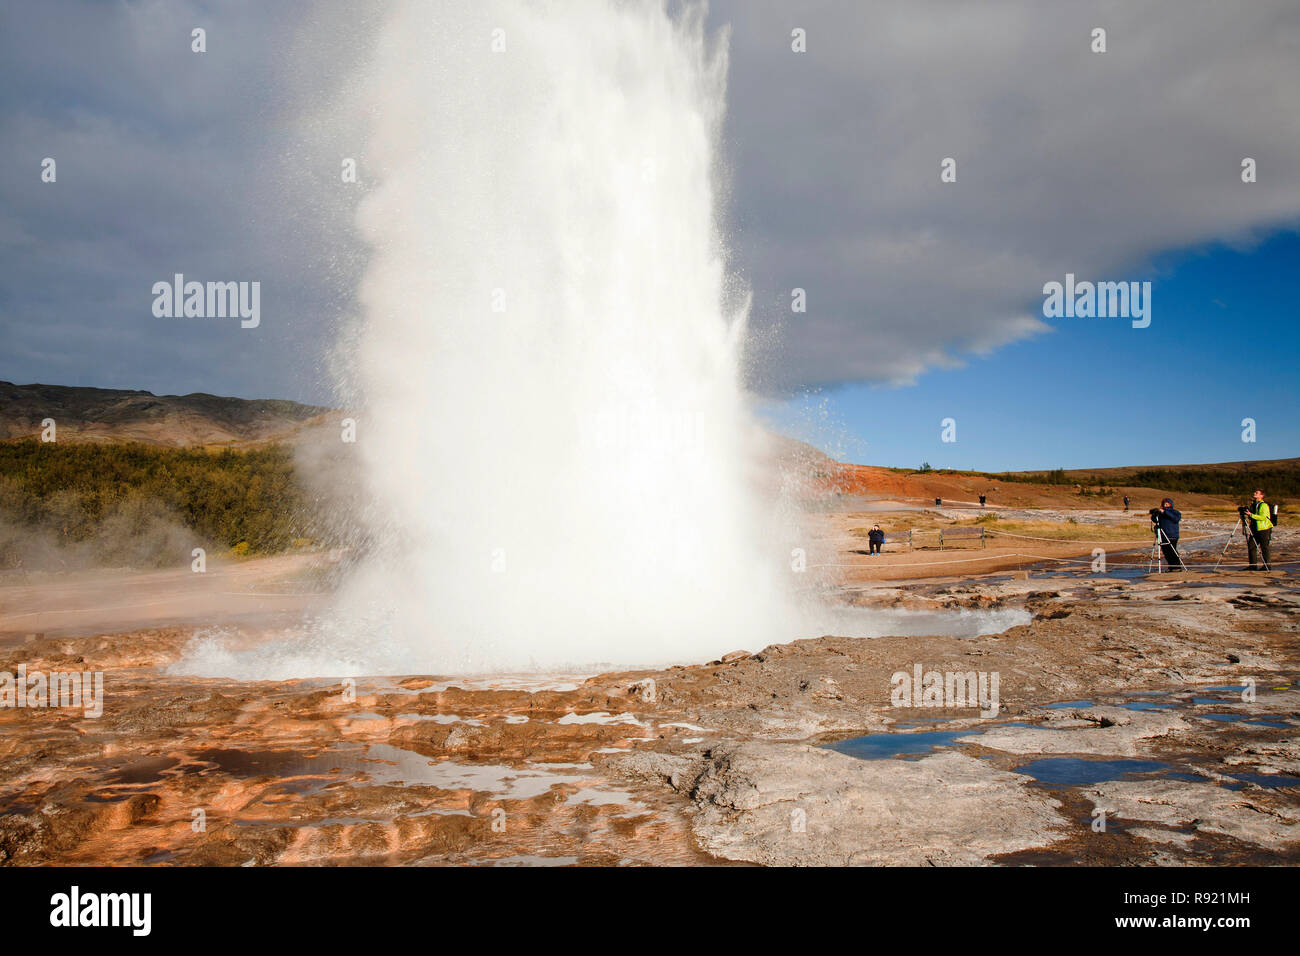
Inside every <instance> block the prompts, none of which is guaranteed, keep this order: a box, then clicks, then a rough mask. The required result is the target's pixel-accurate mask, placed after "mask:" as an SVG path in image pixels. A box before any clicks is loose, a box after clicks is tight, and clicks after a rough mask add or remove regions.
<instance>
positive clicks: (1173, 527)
mask: <svg viewBox="0 0 1300 956" xmlns="http://www.w3.org/2000/svg"><path fill="white" fill-rule="evenodd" d="M1182 520H1183V513H1182V512H1181V511H1179V510H1178V509H1177V508H1175V507H1174V499H1172V498H1166V499H1165V500H1164V501H1162V502H1160V508H1159V510H1157V509H1155V508H1152V509H1151V523H1152V524H1154V525H1155V526H1156V539H1157V540H1158V541H1159V542H1160V551H1161V553H1162V554H1163V555H1164V556H1165V564H1166V565H1168V567H1169V570H1170V571H1182V570H1184V568H1183V559H1182V558H1180V557H1179V556H1178V522H1180V521H1182Z"/></svg>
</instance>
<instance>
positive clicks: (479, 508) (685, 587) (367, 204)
mask: <svg viewBox="0 0 1300 956" xmlns="http://www.w3.org/2000/svg"><path fill="white" fill-rule="evenodd" d="M725 74H726V51H725V45H724V43H722V42H718V43H711V42H710V41H709V39H708V38H707V37H706V33H705V29H704V24H703V14H702V12H701V11H698V10H688V11H687V12H686V13H685V14H684V15H683V16H682V17H680V18H676V19H674V18H672V17H670V16H669V15H668V14H667V13H666V12H665V11H664V9H663V5H662V4H660V3H654V2H641V3H615V2H612V0H581V2H574V0H566V2H564V3H526V2H504V0H503V2H496V3H473V4H461V3H450V4H444V3H420V2H412V3H407V4H404V5H402V6H401V7H400V9H399V10H398V11H397V12H396V13H395V14H394V15H393V16H392V18H391V19H390V20H389V21H388V22H387V23H386V24H385V25H384V27H383V29H382V32H381V36H380V39H379V42H378V44H377V47H376V51H375V59H374V62H373V63H372V64H371V67H370V69H369V70H368V71H367V74H366V93H365V96H366V99H367V101H368V102H367V105H368V111H369V114H370V117H371V131H370V136H369V139H368V142H367V144H366V148H365V150H364V152H363V157H362V162H363V164H364V168H365V169H367V170H368V171H369V174H370V175H371V176H372V178H373V180H374V181H375V182H376V183H377V185H375V186H374V188H372V190H371V191H370V192H369V194H368V196H367V198H366V200H365V201H364V203H363V205H362V208H361V210H360V215H359V226H360V229H361V232H362V234H363V236H364V238H365V240H366V241H367V243H368V244H369V246H370V248H371V258H370V262H369V266H368V269H367V272H366V275H365V278H364V282H363V285H362V289H361V296H360V299H361V305H362V310H363V317H364V321H363V326H362V329H361V331H360V335H359V336H358V337H357V339H356V341H355V343H354V344H353V345H352V346H350V347H349V348H350V351H349V353H348V354H347V356H346V359H347V361H346V362H345V363H344V364H345V365H347V366H349V367H350V368H351V371H352V374H353V376H354V381H353V382H352V385H353V386H354V387H356V388H357V389H358V393H359V395H360V397H361V399H362V401H363V403H364V412H363V414H362V415H360V416H359V431H358V436H359V437H358V439H357V448H358V453H359V454H360V455H362V456H363V457H364V464H365V485H364V487H363V488H362V489H359V491H360V493H361V494H362V496H363V497H364V499H365V500H366V501H367V502H368V504H367V509H366V521H367V525H368V529H369V531H370V538H371V540H372V541H373V542H374V546H375V550H374V552H373V554H372V555H371V556H370V557H368V558H367V560H366V561H365V563H364V564H363V566H362V567H361V568H360V569H359V570H358V573H357V574H356V576H355V577H354V579H353V580H352V581H351V582H350V584H349V585H348V586H347V587H346V588H345V589H344V590H343V592H342V593H341V594H340V598H339V603H338V608H337V611H336V614H335V615H334V618H333V620H332V622H331V623H330V628H329V629H330V631H331V632H332V633H334V634H336V635H343V634H347V635H348V639H347V642H346V643H348V644H349V645H351V649H352V650H351V652H350V655H349V656H350V657H351V658H353V662H354V663H355V665H356V666H358V667H368V668H371V669H376V670H387V671H392V670H395V669H396V670H402V671H412V670H424V671H437V672H444V673H445V672H467V671H489V670H500V669H514V670H524V669H530V670H532V669H547V668H558V667H564V666H570V665H575V666H582V665H590V664H594V663H621V664H639V663H646V664H650V663H664V662H671V661H696V660H701V659H707V658H708V657H709V656H710V655H716V654H718V653H721V652H725V651H728V650H732V649H734V648H736V647H750V648H755V647H760V646H763V645H764V644H766V643H768V642H770V641H772V640H782V639H788V638H789V637H790V636H791V635H790V633H789V624H790V617H789V612H788V610H787V597H786V595H787V593H788V592H787V589H788V586H789V584H788V582H789V579H790V566H789V560H790V552H789V550H788V548H786V549H784V550H783V549H782V548H781V546H780V545H778V544H776V543H775V542H774V541H773V540H772V539H771V538H770V537H769V536H768V535H767V534H766V532H765V531H764V529H765V528H766V527H767V525H768V519H767V518H766V517H765V514H764V508H763V507H762V506H761V505H760V503H759V502H758V500H757V497H756V490H755V487H754V485H755V476H754V464H755V460H756V456H755V452H756V450H757V441H758V438H757V435H756V433H757V429H756V428H755V426H754V423H753V422H752V420H751V418H750V415H749V412H748V410H747V407H746V402H745V397H744V393H743V389H742V375H741V368H740V359H741V350H742V344H743V342H742V339H743V334H744V327H745V314H746V310H747V307H748V305H747V303H746V302H743V301H739V299H738V297H737V296H735V295H734V293H733V294H728V276H727V271H726V268H727V267H726V262H725V247H724V242H723V237H722V235H721V233H720V230H719V224H718V205H719V202H718V199H719V197H718V168H719V167H718V155H717V143H718V134H719V127H720V123H721V120H722V115H723V105H724V88H725Z"/></svg>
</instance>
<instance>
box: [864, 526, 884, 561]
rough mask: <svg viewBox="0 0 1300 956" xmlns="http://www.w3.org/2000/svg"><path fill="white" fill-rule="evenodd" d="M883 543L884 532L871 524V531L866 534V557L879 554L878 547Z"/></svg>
mask: <svg viewBox="0 0 1300 956" xmlns="http://www.w3.org/2000/svg"><path fill="white" fill-rule="evenodd" d="M884 543H885V532H883V531H881V530H880V525H878V524H873V525H872V526H871V530H870V531H868V532H867V548H868V550H867V555H868V556H870V555H873V554H879V553H880V546H881V545H882V544H884Z"/></svg>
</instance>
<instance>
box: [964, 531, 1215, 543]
mask: <svg viewBox="0 0 1300 956" xmlns="http://www.w3.org/2000/svg"><path fill="white" fill-rule="evenodd" d="M985 532H986V533H987V534H998V535H1001V536H1002V537H1004V538H1024V539H1025V540H1026V541H1057V542H1060V543H1061V544H1139V545H1141V544H1146V545H1149V544H1150V543H1151V539H1150V538H1146V539H1111V540H1109V541H1106V540H1103V539H1101V538H1043V537H1038V536H1036V535H1032V534H1015V533H1013V532H1011V531H995V530H994V529H992V528H986V529H985ZM1234 533H1235V532H1232V531H1216V532H1215V533H1214V534H1203V535H1201V536H1200V537H1197V538H1180V539H1179V541H1210V540H1212V539H1214V538H1222V537H1223V536H1224V535H1233V534H1234Z"/></svg>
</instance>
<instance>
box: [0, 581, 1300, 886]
mask: <svg viewBox="0 0 1300 956" xmlns="http://www.w3.org/2000/svg"><path fill="white" fill-rule="evenodd" d="M841 599H843V600H848V601H853V602H855V603H856V604H858V605H860V606H862V607H867V608H874V609H880V610H881V611H882V612H883V611H890V610H896V609H899V608H909V609H929V610H938V611H952V612H957V611H963V610H965V611H968V612H969V611H980V610H987V609H989V608H998V607H1003V608H1005V607H1022V608H1024V609H1026V610H1028V611H1030V612H1031V613H1032V614H1033V615H1034V616H1033V619H1032V621H1031V623H1029V624H1026V625H1023V626H1018V627H1013V628H1011V629H1010V630H1008V631H1006V632H1004V633H999V634H988V635H985V636H982V637H962V636H947V637H944V636H930V637H881V638H875V639H861V638H852V637H844V636H832V635H827V636H824V637H819V638H816V639H810V640H805V641H798V642H795V643H792V644H785V645H777V646H773V647H767V648H761V649H757V650H754V649H748V650H741V649H738V650H737V652H736V653H735V654H730V655H727V656H726V657H725V658H724V659H722V660H719V661H713V662H709V663H697V664H693V665H690V666H681V667H674V668H670V669H667V670H660V671H634V672H625V673H612V674H601V675H531V676H514V677H511V676H508V675H496V676H493V677H484V678H445V677H440V676H438V675H412V676H408V677H399V678H391V679H389V678H383V679H378V678H375V679H369V678H365V677H361V676H359V677H358V678H357V679H356V681H355V682H351V681H288V682H236V681H226V680H214V679H198V678H192V677H183V676H169V675H167V674H166V673H164V671H165V669H166V668H167V665H168V664H170V663H171V662H173V661H175V660H176V659H177V658H178V657H180V656H181V654H182V653H183V651H184V648H185V647H186V645H187V644H188V642H189V641H190V640H191V639H192V638H193V637H194V634H195V633H196V631H198V630H200V628H198V627H196V626H194V625H191V624H179V625H174V626H160V627H147V628H142V629H137V630H131V631H123V632H118V633H102V634H86V633H85V632H84V629H80V628H76V627H71V628H70V629H69V632H68V633H66V634H56V633H45V634H43V635H37V634H31V635H28V636H27V637H25V638H24V637H18V636H17V635H15V636H14V637H13V638H11V640H10V641H9V642H8V644H7V645H6V646H4V648H3V650H2V651H0V671H9V672H14V671H16V669H17V668H18V667H19V666H20V665H21V666H23V667H25V669H26V671H27V672H28V673H32V672H36V671H47V672H49V671H58V670H73V669H75V670H79V671H94V670H99V671H102V672H103V673H104V675H105V693H104V706H103V714H102V716H100V717H97V718H95V717H88V716H86V715H85V714H84V713H82V712H81V711H78V710H74V709H70V708H59V709H46V710H35V709H14V708H2V709H0V812H3V816H2V817H0V859H3V860H4V862H7V863H13V864H36V863H139V862H147V863H158V864H222V865H262V864H293V863H335V864H337V863H411V864H448V863H473V864H494V865H516V864H560V865H562V864H572V863H580V864H607V865H637V864H698V863H716V864H741V863H749V864H754V863H758V864H775V865H783V864H797V865H814V864H919V865H927V864H933V865H974V864H1046V865H1067V864H1073V863H1089V864H1113V863H1121V864H1171V863H1177V864H1222V863H1270V864H1294V863H1296V862H1300V788H1298V787H1297V785H1298V784H1300V734H1297V728H1300V686H1298V682H1300V642H1298V635H1297V626H1298V624H1300V617H1298V616H1297V605H1300V593H1298V592H1297V589H1296V587H1295V585H1294V581H1293V579H1292V578H1289V577H1287V576H1284V575H1275V576H1265V575H1253V576H1252V575H1247V574H1241V573H1228V574H1218V575H1210V574H1203V575H1195V574H1193V575H1188V576H1186V577H1182V576H1178V577H1174V576H1165V577H1151V578H1145V579H1137V580H1124V579H1114V578H1111V579H1107V578H1083V577H1061V578H1045V579H1043V578H1040V579H1037V580H1035V579H1030V580H1015V579H1012V580H1006V579H996V580H995V579H983V580H973V581H964V582H945V581H935V582H920V583H914V584H909V585H901V586H897V587H887V588H884V587H880V588H873V589H864V590H862V591H860V592H857V593H855V594H852V595H845V596H842V598H841ZM232 631H234V632H238V635H239V637H240V639H243V640H250V641H256V640H263V639H268V638H270V637H273V636H282V632H281V631H280V629H278V628H275V627H270V626H267V625H265V624H258V625H255V624H253V623H251V622H246V623H245V624H242V625H235V626H233V627H232ZM751 651H753V652H752V653H751ZM917 665H921V666H922V667H923V668H924V669H925V670H934V671H939V672H949V671H956V672H966V671H978V672H983V673H996V674H998V675H999V677H1000V689H999V697H1000V699H999V701H998V709H997V714H996V715H995V716H991V717H987V718H984V717H981V716H980V712H979V711H978V709H975V708H971V707H965V708H963V707H956V708H952V707H943V706H939V707H934V706H929V707H926V706H919V707H918V706H911V707H895V706H892V705H891V675H893V674H895V673H896V672H900V671H902V672H907V673H911V672H912V671H913V669H914V668H915V667H916V666H917ZM1247 688H1249V690H1247ZM931 735H937V736H931ZM900 751H901V752H900ZM1099 814H1104V817H1102V816H1100V815H1099ZM1099 820H1100V821H1101V822H1100V825H1099Z"/></svg>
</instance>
